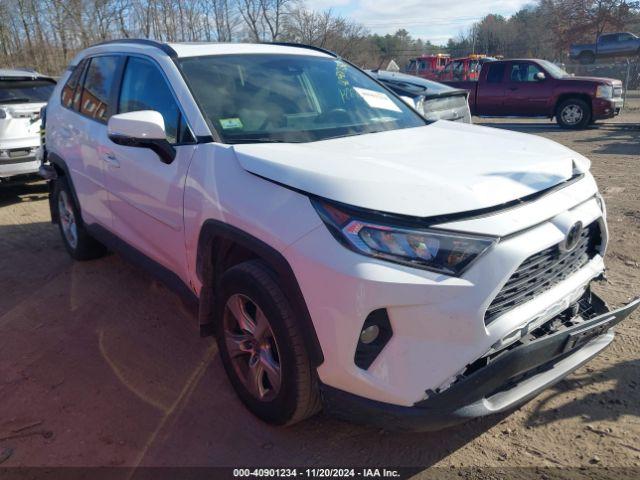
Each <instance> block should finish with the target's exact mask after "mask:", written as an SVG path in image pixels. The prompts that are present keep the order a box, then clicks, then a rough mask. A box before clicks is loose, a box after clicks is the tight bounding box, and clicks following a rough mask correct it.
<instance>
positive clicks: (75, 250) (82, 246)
mask: <svg viewBox="0 0 640 480" xmlns="http://www.w3.org/2000/svg"><path fill="white" fill-rule="evenodd" d="M52 195H53V205H54V208H55V212H56V216H57V219H58V227H59V228H60V234H61V236H62V242H63V243H64V247H65V248H66V249H67V252H69V255H71V256H72V257H73V258H74V259H76V260H91V259H94V258H99V257H101V256H103V255H104V254H105V253H106V251H107V250H106V248H105V247H104V245H102V244H101V243H99V242H98V241H97V240H95V239H94V238H93V237H92V236H91V235H89V233H88V232H87V231H86V229H85V228H84V225H83V224H82V219H81V217H80V211H79V209H78V207H77V205H76V203H75V201H74V200H73V195H72V193H71V188H70V187H69V184H68V182H67V180H66V179H65V178H64V177H58V179H57V180H56V181H55V185H54V187H53V194H52Z"/></svg>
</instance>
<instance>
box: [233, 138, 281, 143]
mask: <svg viewBox="0 0 640 480" xmlns="http://www.w3.org/2000/svg"><path fill="white" fill-rule="evenodd" d="M229 143H286V142H285V141H284V140H278V139H275V138H269V137H255V138H252V137H231V138H229Z"/></svg>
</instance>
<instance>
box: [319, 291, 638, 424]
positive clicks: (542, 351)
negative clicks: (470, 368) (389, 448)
mask: <svg viewBox="0 0 640 480" xmlns="http://www.w3.org/2000/svg"><path fill="white" fill-rule="evenodd" d="M593 297H594V301H593V306H594V309H597V311H598V312H602V313H600V314H599V315H597V316H596V317H595V318H591V319H589V320H587V321H583V322H580V323H578V324H577V325H574V326H572V327H567V328H563V329H561V330H559V331H557V332H555V333H552V334H550V335H546V336H543V337H541V338H538V339H534V340H531V341H528V342H527V341H524V342H522V344H520V345H518V346H516V347H514V348H512V349H510V350H507V351H505V352H504V353H502V354H500V355H499V356H497V357H495V358H494V359H493V360H492V361H490V362H489V363H488V364H487V365H486V366H484V367H481V368H478V369H477V370H475V371H474V372H473V373H471V374H469V375H466V376H464V377H463V378H461V379H459V380H458V381H456V382H455V383H454V384H453V385H452V386H451V387H450V388H448V389H447V390H445V391H443V392H442V393H433V392H429V393H430V395H429V397H428V398H427V399H426V400H422V401H420V402H417V403H415V404H414V405H413V406H412V407H405V406H399V405H393V404H389V403H384V402H377V401H373V400H370V399H366V398H363V397H359V396H356V395H352V394H350V393H347V392H344V391H341V390H337V389H334V388H332V387H328V386H325V385H323V386H322V396H323V403H324V408H325V411H326V412H327V413H329V414H331V415H334V416H337V417H339V418H343V419H345V420H348V421H351V422H358V423H365V424H369V425H375V426H378V427H381V428H389V429H393V430H412V431H416V430H418V431H426V430H439V429H442V428H446V427H448V426H451V425H455V424H457V423H461V422H463V421H466V420H469V419H471V418H476V417H482V416H485V415H490V414H493V413H499V412H502V411H505V410H509V409H511V408H513V407H515V406H517V405H520V404H522V403H524V402H526V401H527V400H529V399H531V398H533V397H534V396H536V395H537V394H538V393H540V392H541V391H542V390H544V389H546V388H548V387H549V386H551V385H553V384H555V383H557V382H559V381H560V380H562V379H563V378H564V377H566V376H567V375H569V374H570V373H571V372H573V371H574V370H576V369H577V368H579V367H580V366H582V365H583V364H585V363H586V362H588V361H589V360H590V359H591V358H593V357H594V356H596V355H597V354H598V353H599V352H600V351H602V350H603V349H604V348H605V347H607V346H608V345H609V344H610V343H611V341H612V340H613V337H614V334H613V332H612V331H611V328H612V327H613V326H615V325H616V324H617V323H619V322H621V321H622V320H624V319H625V318H626V317H627V316H628V315H629V314H631V313H632V312H633V311H634V310H635V309H636V308H637V307H638V305H639V304H640V298H639V299H636V300H634V301H633V302H631V303H629V304H628V305H626V306H625V307H622V308H619V309H617V310H615V311H611V312H609V311H607V309H606V306H605V304H604V302H602V300H600V299H599V298H597V297H595V295H594V296H593Z"/></svg>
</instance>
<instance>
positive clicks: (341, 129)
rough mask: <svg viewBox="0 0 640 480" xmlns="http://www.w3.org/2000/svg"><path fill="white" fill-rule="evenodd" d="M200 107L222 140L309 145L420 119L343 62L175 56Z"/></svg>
mask: <svg viewBox="0 0 640 480" xmlns="http://www.w3.org/2000/svg"><path fill="white" fill-rule="evenodd" d="M180 66H181V68H182V71H183V73H184V76H185V78H186V80H187V83H188V84H189V86H190V88H191V89H192V92H193V95H194V97H195V98H196V100H197V101H198V103H199V105H200V108H201V109H202V111H203V113H204V115H205V116H206V117H207V120H208V121H209V124H210V126H211V127H212V128H214V129H215V130H216V131H217V132H218V133H219V134H220V136H221V137H222V140H223V141H224V142H226V143H257V142H311V141H316V140H324V139H327V138H335V137H344V136H348V135H359V134H363V133H373V132H381V131H385V130H396V129H400V128H411V127H419V126H422V125H425V123H426V121H425V120H424V119H422V118H421V117H420V116H419V115H418V114H417V113H416V112H414V111H413V110H412V109H411V108H410V107H408V106H407V105H406V104H405V103H404V102H403V101H402V100H399V99H397V98H396V97H395V96H394V95H393V94H391V93H389V91H388V90H386V89H384V87H382V86H380V85H379V84H378V83H376V82H375V81H374V80H372V79H371V78H370V77H369V76H368V75H366V74H364V73H362V72H360V71H359V70H358V69H356V68H354V67H352V66H350V65H349V64H347V63H345V62H343V61H341V60H338V59H335V58H325V57H312V56H301V55H224V56H221V55H218V56H210V57H193V58H184V59H182V60H180Z"/></svg>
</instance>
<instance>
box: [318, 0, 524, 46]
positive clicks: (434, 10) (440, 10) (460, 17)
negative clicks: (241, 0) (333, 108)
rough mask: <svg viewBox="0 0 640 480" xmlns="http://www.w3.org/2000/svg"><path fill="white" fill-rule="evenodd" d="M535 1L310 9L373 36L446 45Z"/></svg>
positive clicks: (400, 1)
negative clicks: (492, 17) (403, 33)
mask: <svg viewBox="0 0 640 480" xmlns="http://www.w3.org/2000/svg"><path fill="white" fill-rule="evenodd" d="M530 3H532V0H307V1H306V4H307V6H308V7H309V8H311V9H313V10H318V11H324V10H327V9H331V11H332V12H333V13H335V14H337V15H341V16H344V17H348V18H351V19H353V20H356V21H358V22H360V23H362V24H364V25H365V27H367V28H368V29H369V30H370V31H371V32H372V33H379V34H386V33H394V32H395V31H396V30H398V29H400V28H404V29H406V30H408V31H409V33H410V34H411V35H412V36H413V37H417V38H422V39H423V40H430V41H431V42H432V43H434V44H445V43H447V40H448V39H449V38H453V37H456V36H457V35H458V34H459V33H460V32H461V31H466V30H467V29H468V28H469V27H470V26H471V25H472V24H473V23H474V22H476V21H478V20H480V19H481V18H482V17H484V16H485V15H487V14H489V13H498V14H501V15H504V16H509V15H511V14H512V13H514V12H516V11H517V10H519V9H520V8H522V7H524V6H525V5H527V4H530Z"/></svg>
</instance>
